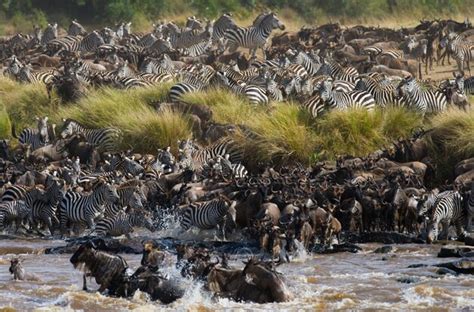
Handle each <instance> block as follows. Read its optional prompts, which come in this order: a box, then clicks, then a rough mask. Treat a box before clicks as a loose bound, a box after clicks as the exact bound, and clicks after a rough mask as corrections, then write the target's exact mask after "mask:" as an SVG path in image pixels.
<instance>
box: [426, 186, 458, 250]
mask: <svg viewBox="0 0 474 312" xmlns="http://www.w3.org/2000/svg"><path fill="white" fill-rule="evenodd" d="M465 221H466V214H465V210H464V207H463V198H462V196H461V194H459V192H457V191H447V192H443V193H441V194H439V195H438V196H437V199H436V202H435V203H434V205H433V210H432V213H431V216H430V220H429V222H428V238H427V241H428V243H431V242H433V241H435V240H437V239H438V227H439V224H440V223H441V224H442V225H443V233H442V234H443V235H442V236H444V237H445V238H446V239H448V232H449V226H450V225H451V224H453V225H455V227H456V233H457V235H458V237H463V236H464V235H465V231H464V223H465Z"/></svg>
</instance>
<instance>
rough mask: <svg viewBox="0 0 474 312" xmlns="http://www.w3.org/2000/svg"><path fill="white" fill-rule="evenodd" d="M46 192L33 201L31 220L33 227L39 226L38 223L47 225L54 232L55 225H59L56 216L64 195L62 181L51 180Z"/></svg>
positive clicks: (48, 182) (47, 183)
mask: <svg viewBox="0 0 474 312" xmlns="http://www.w3.org/2000/svg"><path fill="white" fill-rule="evenodd" d="M46 185H48V187H47V189H46V192H45V193H44V194H43V196H41V198H39V199H37V200H35V201H33V202H32V203H31V205H30V206H31V207H30V208H31V211H30V215H29V221H30V225H31V227H32V228H38V225H42V226H46V227H48V229H49V232H50V233H51V234H53V231H54V228H53V226H58V225H59V220H58V218H57V216H56V211H57V207H58V205H59V202H60V201H61V199H62V197H63V195H64V194H63V190H62V183H60V182H59V181H56V180H53V179H51V180H49V181H47V182H46Z"/></svg>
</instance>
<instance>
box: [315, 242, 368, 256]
mask: <svg viewBox="0 0 474 312" xmlns="http://www.w3.org/2000/svg"><path fill="white" fill-rule="evenodd" d="M360 250H362V248H360V247H359V246H357V245H355V244H351V243H343V244H337V245H332V246H331V248H328V247H327V246H324V245H321V244H316V245H315V246H314V247H313V249H312V252H314V253H317V254H332V253H338V252H352V253H356V252H358V251H360Z"/></svg>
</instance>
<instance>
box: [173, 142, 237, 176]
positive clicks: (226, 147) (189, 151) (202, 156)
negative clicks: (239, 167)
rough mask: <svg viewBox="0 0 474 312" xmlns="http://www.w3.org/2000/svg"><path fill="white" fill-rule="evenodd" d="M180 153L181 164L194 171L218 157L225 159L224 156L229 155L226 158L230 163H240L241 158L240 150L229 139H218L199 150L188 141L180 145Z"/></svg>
mask: <svg viewBox="0 0 474 312" xmlns="http://www.w3.org/2000/svg"><path fill="white" fill-rule="evenodd" d="M180 153H182V155H183V157H184V159H181V164H183V163H185V164H186V165H185V167H190V168H192V169H194V170H202V169H203V166H204V165H207V164H208V162H209V161H211V160H212V159H216V158H218V157H226V154H229V156H228V157H226V158H228V159H229V161H231V163H240V162H242V158H243V154H242V153H243V152H242V150H241V149H240V148H239V147H238V146H236V144H235V142H234V141H233V140H232V139H229V138H223V139H220V140H219V141H217V142H214V143H213V144H211V145H209V146H207V147H205V148H199V147H198V146H195V145H193V143H192V142H191V141H189V140H187V141H183V142H181V144H180Z"/></svg>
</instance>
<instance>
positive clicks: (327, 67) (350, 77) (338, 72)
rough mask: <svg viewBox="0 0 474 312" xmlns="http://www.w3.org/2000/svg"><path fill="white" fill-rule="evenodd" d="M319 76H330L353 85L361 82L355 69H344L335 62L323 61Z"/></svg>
mask: <svg viewBox="0 0 474 312" xmlns="http://www.w3.org/2000/svg"><path fill="white" fill-rule="evenodd" d="M317 75H328V76H331V77H332V78H333V79H339V80H344V81H348V82H352V83H357V81H358V80H359V73H358V71H357V69H355V68H353V67H342V66H341V65H340V64H339V63H337V62H335V61H330V62H326V61H324V60H323V63H322V65H321V67H320V68H319V70H318V72H317Z"/></svg>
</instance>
